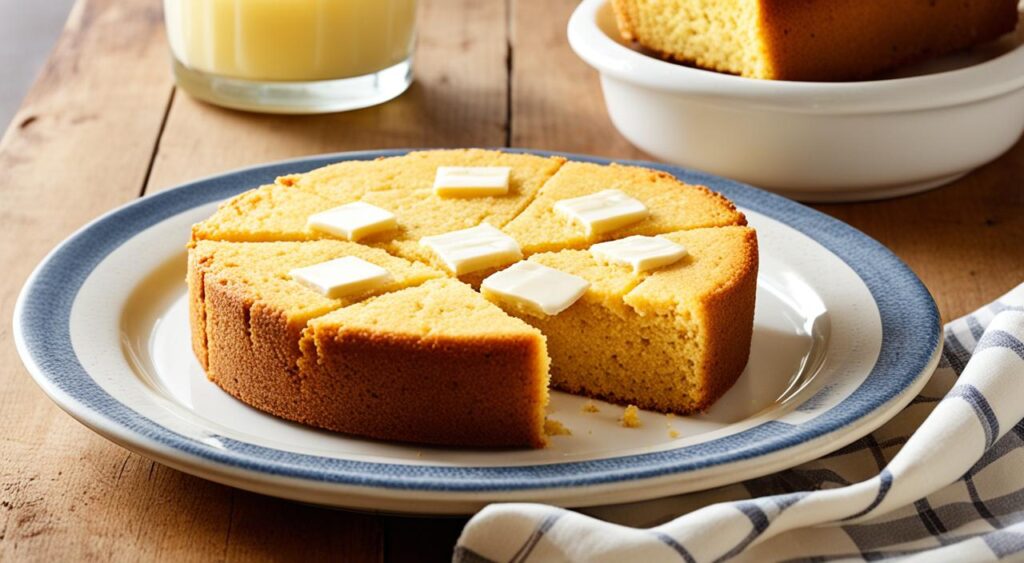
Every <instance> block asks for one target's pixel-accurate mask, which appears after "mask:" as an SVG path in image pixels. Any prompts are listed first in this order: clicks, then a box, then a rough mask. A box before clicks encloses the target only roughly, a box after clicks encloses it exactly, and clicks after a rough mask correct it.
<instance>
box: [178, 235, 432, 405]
mask: <svg viewBox="0 0 1024 563" xmlns="http://www.w3.org/2000/svg"><path fill="white" fill-rule="evenodd" d="M344 256H355V257H358V258H362V259H363V260H366V261H367V262H370V263H373V264H376V265H378V266H381V267H383V268H385V269H387V270H388V271H389V272H391V275H392V280H391V282H390V283H388V284H387V285H386V286H384V287H381V288H379V289H377V290H375V291H373V292H371V293H368V294H364V295H353V296H349V297H345V298H340V299H329V298H327V297H324V296H323V295H321V294H320V293H317V292H316V291H313V290H311V289H308V288H306V287H304V286H302V285H299V284H297V283H295V282H293V281H292V280H291V278H290V277H289V275H288V272H289V271H291V270H292V269H294V268H300V267H304V266H311V265H313V264H318V263H320V262H326V261H327V260H332V259H335V258H341V257H344ZM441 275H442V274H441V273H440V272H438V271H436V270H434V269H432V268H430V267H428V266H425V265H423V264H418V263H413V262H408V261H406V260H403V259H401V258H396V257H394V256H390V255H388V254H387V253H386V252H384V251H383V250H379V249H376V248H369V247H366V246H362V245H359V244H355V243H350V242H344V241H333V240H322V241H309V242H303V243H299V242H266V243H230V242H215V241H200V242H199V243H197V244H196V245H195V247H193V248H192V249H190V251H189V268H188V285H189V305H190V306H189V312H190V318H191V324H192V345H193V350H194V351H195V354H196V357H197V358H199V361H200V363H201V364H202V365H203V368H204V369H206V374H207V376H208V377H209V378H210V380H211V381H213V382H214V383H216V384H217V385H219V386H220V387H222V388H223V389H224V390H225V391H227V392H228V393H231V394H232V395H234V396H235V397H238V398H239V399H242V400H243V401H244V402H246V403H248V404H250V405H252V406H254V407H256V408H259V409H261V410H265V411H268V412H271V413H273V414H277V415H280V416H284V417H286V418H292V417H291V416H289V414H290V413H293V412H295V409H296V408H297V405H299V404H300V401H299V396H298V387H297V386H298V382H299V380H300V379H301V377H300V375H299V370H298V368H297V366H296V362H297V360H298V357H299V345H298V343H299V335H300V334H301V333H302V330H303V329H304V328H305V327H306V323H307V322H308V321H309V320H310V319H313V318H315V317H318V316H320V315H323V314H325V313H328V312H330V311H333V310H334V309H337V308H339V307H344V306H345V305H349V304H352V303H355V302H357V301H359V300H361V299H365V298H366V297H369V296H370V295H373V294H377V293H384V292H388V291H395V290H398V289H402V288H405V287H410V286H414V285H419V284H421V283H423V282H424V281H426V280H428V279H431V278H437V277H440V276H441Z"/></svg>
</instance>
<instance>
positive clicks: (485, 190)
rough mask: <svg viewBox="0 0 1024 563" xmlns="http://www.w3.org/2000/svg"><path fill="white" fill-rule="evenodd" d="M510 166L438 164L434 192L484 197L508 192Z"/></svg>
mask: <svg viewBox="0 0 1024 563" xmlns="http://www.w3.org/2000/svg"><path fill="white" fill-rule="evenodd" d="M511 172H512V168H511V167H508V166H438V167H437V175H436V176H435V177H434V193H435V194H437V195H439V196H441V197H483V196H494V195H505V194H507V193H508V179H509V175H510V174H511Z"/></svg>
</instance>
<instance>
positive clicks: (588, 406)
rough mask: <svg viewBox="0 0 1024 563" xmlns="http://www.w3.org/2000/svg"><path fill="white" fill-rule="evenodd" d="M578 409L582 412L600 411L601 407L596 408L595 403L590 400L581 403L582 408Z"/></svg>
mask: <svg viewBox="0 0 1024 563" xmlns="http://www.w3.org/2000/svg"><path fill="white" fill-rule="evenodd" d="M580 410H582V411H583V412H601V409H599V408H597V405H596V404H595V403H594V401H592V400H588V401H587V402H586V403H583V408H582V409H580Z"/></svg>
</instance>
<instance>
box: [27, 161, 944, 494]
mask: <svg viewBox="0 0 1024 563" xmlns="http://www.w3.org/2000/svg"><path fill="white" fill-rule="evenodd" d="M384 154H388V155H390V154H396V153H395V152H394V151H391V152H386V153H382V152H374V153H353V154H343V155H330V156H321V157H314V158H308V159H303V160H298V161H291V162H285V163H277V164H272V165H266V166H261V167H257V168H251V169H247V170H243V171H239V172H235V173H231V174H227V175H223V176H218V177H215V178H210V179H207V180H202V181H199V182H196V183H193V184H189V185H185V186H181V187H179V188H176V189H174V190H170V191H168V192H164V193H161V194H157V195H155V196H152V197H147V198H143V199H141V200H139V201H136V202H134V203H132V204H130V205H127V206H125V207H123V208H121V209H119V210H116V211H114V212H111V213H110V214H108V215H106V216H104V217H102V218H100V219H98V220H97V221H95V222H93V223H92V224H90V225H89V226H87V227H85V228H84V229H82V230H81V231H80V232H78V233H76V234H75V235H73V236H72V237H70V238H69V239H68V240H67V241H65V242H64V243H63V244H62V245H61V246H59V247H58V248H57V249H55V250H54V252H53V253H52V254H51V255H50V256H49V257H47V259H46V260H45V261H44V262H43V263H42V264H41V265H40V266H39V268H38V269H37V270H36V272H35V273H34V274H33V275H32V277H31V278H30V279H29V281H28V282H27V283H26V286H25V288H24V290H23V292H22V295H21V297H20V299H19V302H18V305H17V309H16V313H15V336H16V341H17V343H18V347H19V350H20V352H21V354H22V357H23V359H24V361H25V364H26V366H28V368H29V371H30V372H31V373H32V375H33V377H34V378H35V379H36V381H37V382H38V383H39V385H40V386H41V387H42V388H43V389H44V390H45V391H46V392H47V393H48V394H49V395H50V396H51V397H52V398H53V399H54V401H56V402H57V403H58V404H59V405H60V406H61V407H62V408H64V409H65V410H66V411H68V412H69V413H70V414H71V415H72V416H74V417H75V418H77V419H78V420H80V421H81V422H83V423H84V424H86V425H87V426H89V427H90V428H93V429H94V430H96V431H97V432H99V433H100V434H102V435H104V436H106V437H108V438H110V439H111V440H113V441H115V442H117V443H119V444H121V445H123V446H124V447H126V448H129V449H131V450H134V451H137V452H139V453H141V454H143V455H145V456H147V457H150V458H152V459H155V460H157V461H159V462H161V463H164V464H166V465H169V466H171V467H174V468H177V469H180V470H182V471H185V472H188V473H192V474H195V475H199V476H201V477H205V478H208V479H212V480H215V481H219V482H222V483H226V484H229V485H233V486H237V487H241V488H245V489H250V490H254V491H258V492H262V493H266V494H271V495H277V496H282V497H287V498H292V499H296V500H301V501H306V502H313V503H320V504H326V505H334V506H344V507H352V508H360V509H370V510H382V511H393V512H417V513H464V512H471V511H473V510H476V509H478V508H479V507H481V506H483V505H484V504H486V503H489V502H494V501H502V500H505V501H509V500H530V501H541V502H549V503H554V504H560V505H565V506H592V505H598V504H610V503H618V502H628V501H637V500H643V499H648V498H655V497H659V496H665V495H670V494H676V493H681V492H686V491H692V490H699V489H704V488H708V487H713V486H719V485H723V484H726V483H732V482H736V481H739V480H743V479H748V478H753V477H757V476H761V475H764V474H768V473H771V472H774V471H778V470H781V469H785V468H788V467H791V466H793V465H796V464H798V463H801V462H803V461H806V460H809V459H812V458H815V457H817V456H821V455H823V454H825V453H827V452H829V451H832V450H834V449H837V448H839V447H842V446H843V445H845V444H847V443H849V442H851V441H853V440H855V439H857V438H859V437H861V436H863V435H864V434H866V433H868V432H869V431H871V430H873V429H874V428H876V427H877V426H879V425H880V424H882V423H883V422H884V421H885V420H887V419H888V418H889V417H890V416H892V415H893V414H895V412H897V411H898V410H899V409H900V408H902V406H903V405H905V404H906V403H907V402H908V401H909V400H910V399H911V398H912V397H913V396H914V395H915V394H916V392H917V390H918V389H919V388H920V387H921V386H922V385H923V384H924V382H925V381H926V379H927V377H926V376H927V375H928V374H930V373H931V370H932V369H933V368H934V365H935V363H936V362H937V360H938V354H939V351H940V345H939V335H940V327H939V317H938V314H937V312H936V309H935V305H934V303H933V302H932V300H931V297H930V296H929V294H928V292H927V291H926V290H925V289H924V287H923V286H922V285H921V284H920V282H919V281H918V279H917V278H916V277H915V276H914V275H913V274H912V273H911V272H910V271H909V270H908V269H907V268H906V267H905V266H904V265H903V264H902V262H900V261H899V260H898V259H897V258H895V257H894V256H893V255H892V254H891V253H889V252H888V251H887V250H885V249H884V248H883V247H882V246H880V245H879V244H878V243H876V242H874V241H873V240H871V239H869V238H868V237H866V236H865V235H863V234H861V233H859V232H858V231H856V230H854V229H852V228H851V227H849V226H847V225H845V224H843V223H840V222H838V221H836V220H834V219H831V218H828V217H827V216H825V215H822V214H820V213H817V212H815V211H813V210H810V209H808V208H805V207H803V206H800V205H799V204H796V203H793V202H790V201H788V200H785V199H782V198H779V197H777V196H773V195H770V194H768V193H766V192H762V191H760V190H756V189H754V188H750V187H747V186H743V185H741V184H737V183H735V182H731V181H728V180H724V179H721V178H716V177H713V176H708V175H703V174H699V173H694V172H689V171H685V170H681V169H676V168H670V167H665V166H659V165H655V164H651V163H645V164H646V165H647V166H651V167H656V168H661V169H664V170H667V171H669V172H671V173H673V174H676V175H678V176H679V177H680V178H682V179H683V180H685V181H688V182H691V183H700V184H705V185H708V186H710V187H711V188H712V189H715V190H718V191H721V192H723V193H724V194H725V195H726V196H728V197H730V198H732V199H733V200H734V201H736V202H737V203H738V204H739V205H740V206H741V207H742V208H743V210H744V211H745V212H746V213H747V216H748V218H749V220H750V223H751V224H752V225H753V226H754V227H756V228H757V230H758V237H759V242H760V248H761V271H760V276H759V278H758V293H757V311H756V315H755V328H754V338H753V346H752V350H751V355H750V362H749V365H748V367H747V370H746V371H745V372H744V374H743V376H742V377H741V378H740V380H739V381H738V382H737V384H736V385H735V386H734V387H733V389H732V390H730V391H729V392H728V393H727V394H726V395H725V397H724V398H723V399H722V400H721V401H719V402H718V403H717V404H716V405H714V407H713V408H712V409H711V410H710V411H709V412H708V413H706V414H704V415H701V416H694V417H675V418H669V417H666V416H665V415H661V414H657V413H653V412H643V413H642V414H641V419H642V422H643V426H642V427H641V428H638V429H626V428H623V427H621V426H619V425H618V423H617V419H618V418H619V416H620V415H621V413H622V408H621V407H617V406H614V405H610V404H605V403H599V406H600V412H599V413H596V414H585V413H583V412H582V411H581V408H580V407H581V405H582V404H583V399H581V398H579V397H575V396H571V395H567V394H564V393H560V392H555V393H554V397H553V400H552V406H551V416H552V417H553V418H555V419H557V420H559V421H561V422H562V423H563V424H565V425H566V426H567V427H568V428H569V429H571V431H572V435H571V436H561V437H556V438H554V439H553V441H552V444H551V446H549V447H548V448H545V449H541V450H512V449H509V450H469V449H448V448H431V447H425V446H420V445H407V444H397V443H387V442H380V441H374V440H367V439H361V438H356V437H351V436H345V435H340V434H334V433H330V432H324V431H319V430H315V429H311V428H307V427H304V426H301V425H298V424H294V423H290V422H286V421H283V420H280V419H277V418H274V417H272V416H269V415H266V414H263V413H261V412H259V411H256V410H254V409H252V408H249V407H247V406H245V405H243V404H242V403H240V402H238V401H236V400H235V399H233V398H231V397H230V396H228V395H226V394H225V393H224V392H222V391H221V390H220V389H219V388H217V387H216V386H214V385H213V384H211V383H210V382H208V381H207V380H206V378H205V376H204V374H203V372H202V369H201V368H200V367H199V365H198V363H197V362H196V360H195V358H194V357H193V355H192V352H191V350H190V347H189V331H188V317H187V310H186V309H187V303H186V288H185V284H184V277H185V250H184V243H185V241H186V240H187V239H188V236H189V227H190V225H191V224H192V223H194V222H197V221H199V220H201V219H203V218H205V217H207V216H208V215H209V214H210V213H212V211H213V209H214V207H215V205H216V203H217V202H218V201H220V200H222V199H223V198H225V197H228V196H230V195H232V194H235V193H238V192H240V191H243V190H245V189H247V188H249V187H251V186H255V185H259V184H261V183H264V182H266V181H269V180H270V179H272V178H273V177H275V176H278V175H280V174H283V173H285V172H297V171H304V170H309V169H312V168H316V167H319V166H322V165H324V164H326V163H329V162H334V161H338V160H343V159H351V158H375V157H377V156H381V155H384ZM566 156H568V157H569V158H573V159H578V160H592V161H598V162H605V161H602V160H600V159H594V158H589V157H583V156H578V155H566ZM670 430H674V431H675V432H676V433H678V436H677V437H672V436H670Z"/></svg>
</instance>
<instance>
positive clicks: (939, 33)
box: [612, 0, 1018, 81]
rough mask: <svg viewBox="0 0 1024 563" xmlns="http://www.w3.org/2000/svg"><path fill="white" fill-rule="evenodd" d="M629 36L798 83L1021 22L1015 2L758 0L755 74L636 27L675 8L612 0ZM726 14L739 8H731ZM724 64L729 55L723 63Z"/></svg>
mask: <svg viewBox="0 0 1024 563" xmlns="http://www.w3.org/2000/svg"><path fill="white" fill-rule="evenodd" d="M612 6H613V8H614V11H615V15H616V20H617V22H618V27H619V32H620V34H621V35H622V37H623V38H625V39H626V40H629V41H635V42H637V43H638V44H640V45H641V46H643V47H644V48H645V49H648V50H650V51H652V52H654V53H655V54H657V55H658V56H660V57H661V58H663V59H666V60H674V61H677V62H681V63H684V64H687V65H696V66H701V67H702V68H707V69H708V70H714V71H717V72H723V73H731V74H744V75H746V76H750V77H753V78H766V79H771V80H794V81H840V80H858V79H865V78H870V77H872V76H875V75H877V74H879V73H881V72H884V71H887V70H891V69H893V68H895V67H898V66H900V65H904V64H908V63H913V62H916V61H919V60H924V59H927V58H929V57H934V56H939V55H943V54H946V53H950V52H953V51H957V50H960V49H964V48H966V47H970V46H972V45H976V44H979V43H984V42H986V41H990V40H993V39H995V38H997V37H999V36H1001V35H1003V34H1005V33H1008V32H1010V31H1013V29H1014V28H1015V27H1016V25H1017V20H1018V7H1017V1H1016V0H980V1H977V2H953V1H931V2H928V1H921V0H885V1H882V0H867V1H866V0H806V1H802V2H794V1H792V0H758V1H757V2H756V4H751V8H749V9H751V10H754V9H756V18H757V20H756V29H755V32H756V35H755V37H756V38H757V41H758V53H760V54H761V56H763V57H764V59H765V60H764V61H763V62H764V64H763V66H761V67H760V69H761V70H760V71H759V73H758V74H756V75H755V74H749V73H748V72H744V71H742V70H740V69H738V68H732V67H730V66H729V65H725V64H699V63H700V61H697V60H694V59H693V58H692V57H691V56H687V55H686V54H685V53H682V52H675V51H672V50H667V49H666V48H664V47H663V46H664V45H668V44H670V43H669V42H668V41H667V40H666V37H662V36H661V35H662V34H667V33H670V32H669V31H667V30H666V29H661V30H658V31H653V30H650V29H647V30H640V29H638V28H637V24H636V22H637V21H638V18H639V17H640V16H639V13H640V12H642V11H645V10H646V11H647V12H646V13H647V15H648V16H650V17H648V18H647V19H648V20H656V19H657V17H656V16H658V15H659V14H658V13H657V12H658V11H662V10H666V9H669V8H668V7H667V6H665V5H663V4H659V3H657V2H651V3H643V2H639V1H638V0H613V1H612ZM725 9H727V10H735V9H736V8H735V6H732V5H729V6H728V8H725ZM720 60H722V61H724V60H726V59H725V58H722V59H720Z"/></svg>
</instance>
